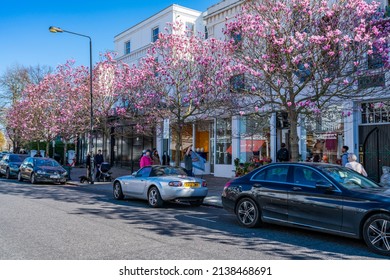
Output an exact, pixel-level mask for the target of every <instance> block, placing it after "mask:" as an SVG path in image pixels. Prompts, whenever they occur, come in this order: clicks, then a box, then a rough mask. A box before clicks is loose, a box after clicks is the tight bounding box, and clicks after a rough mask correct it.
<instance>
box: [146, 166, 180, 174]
mask: <svg viewBox="0 0 390 280" xmlns="http://www.w3.org/2000/svg"><path fill="white" fill-rule="evenodd" d="M153 171H154V174H155V176H169V175H183V176H185V175H187V173H186V172H185V171H184V170H183V169H182V168H180V167H171V166H158V167H155V168H154V169H153Z"/></svg>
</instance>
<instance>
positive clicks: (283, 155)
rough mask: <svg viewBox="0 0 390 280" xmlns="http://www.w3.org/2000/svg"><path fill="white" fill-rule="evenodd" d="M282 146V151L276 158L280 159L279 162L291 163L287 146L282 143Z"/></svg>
mask: <svg viewBox="0 0 390 280" xmlns="http://www.w3.org/2000/svg"><path fill="white" fill-rule="evenodd" d="M280 146H281V149H280V150H279V151H278V153H277V154H276V158H277V159H278V161H279V162H286V161H290V153H289V151H288V150H287V148H286V144H285V143H282V144H281V145H280Z"/></svg>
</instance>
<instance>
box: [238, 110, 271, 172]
mask: <svg viewBox="0 0 390 280" xmlns="http://www.w3.org/2000/svg"><path fill="white" fill-rule="evenodd" d="M239 155H240V156H239V158H240V162H253V163H255V164H258V165H261V164H266V163H269V162H270V116H269V115H264V116H246V117H242V118H241V120H240V153H239Z"/></svg>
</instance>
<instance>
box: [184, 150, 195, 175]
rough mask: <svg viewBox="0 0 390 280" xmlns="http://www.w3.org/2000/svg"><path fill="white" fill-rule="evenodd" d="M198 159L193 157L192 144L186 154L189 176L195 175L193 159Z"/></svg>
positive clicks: (185, 163)
mask: <svg viewBox="0 0 390 280" xmlns="http://www.w3.org/2000/svg"><path fill="white" fill-rule="evenodd" d="M196 160H197V159H195V158H192V149H191V146H189V147H188V149H187V152H186V154H185V155H184V166H185V169H186V171H187V175H188V176H193V175H194V174H193V172H192V168H193V164H192V162H193V161H196Z"/></svg>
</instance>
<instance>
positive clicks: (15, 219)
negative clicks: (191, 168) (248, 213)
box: [0, 179, 384, 260]
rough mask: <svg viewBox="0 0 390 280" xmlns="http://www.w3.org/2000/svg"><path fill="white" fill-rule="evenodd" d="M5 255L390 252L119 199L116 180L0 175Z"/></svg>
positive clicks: (216, 213) (0, 254) (0, 242)
mask: <svg viewBox="0 0 390 280" xmlns="http://www.w3.org/2000/svg"><path fill="white" fill-rule="evenodd" d="M0 213H1V214H0V248H1V249H0V259H2V260H25V259H27V260H35V259H42V260H67V259H72V260H84V259H87V260H96V259H102V260H118V259H139V260H148V259H180V260H187V259H222V260H223V259H259V260H260V259H263V260H275V259H277V260H283V259H309V260H317V259H332V260H333V259H335V260H342V259H353V260H356V259H383V258H384V257H382V256H379V255H376V254H373V253H371V252H370V251H369V250H368V249H367V247H366V246H365V244H364V243H363V241H360V240H354V239H348V238H343V237H337V236H332V235H328V234H322V233H316V232H311V231H305V230H300V229H293V228H287V227H280V226H274V225H267V226H264V227H263V228H259V229H246V228H242V227H239V226H238V224H237V222H236V219H235V216H233V215H231V214H229V213H227V212H225V211H224V210H223V209H220V208H215V207H206V206H201V207H198V208H194V207H190V206H188V205H185V204H169V205H166V206H165V207H164V208H162V209H152V208H149V206H148V205H147V204H146V202H144V201H139V200H130V199H129V200H124V201H116V200H114V199H113V198H112V194H111V190H110V188H107V187H106V188H104V187H101V186H99V185H94V186H87V187H79V186H70V185H65V186H60V185H49V184H47V185H31V184H30V183H28V182H23V183H20V182H18V181H16V180H6V179H0Z"/></svg>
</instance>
